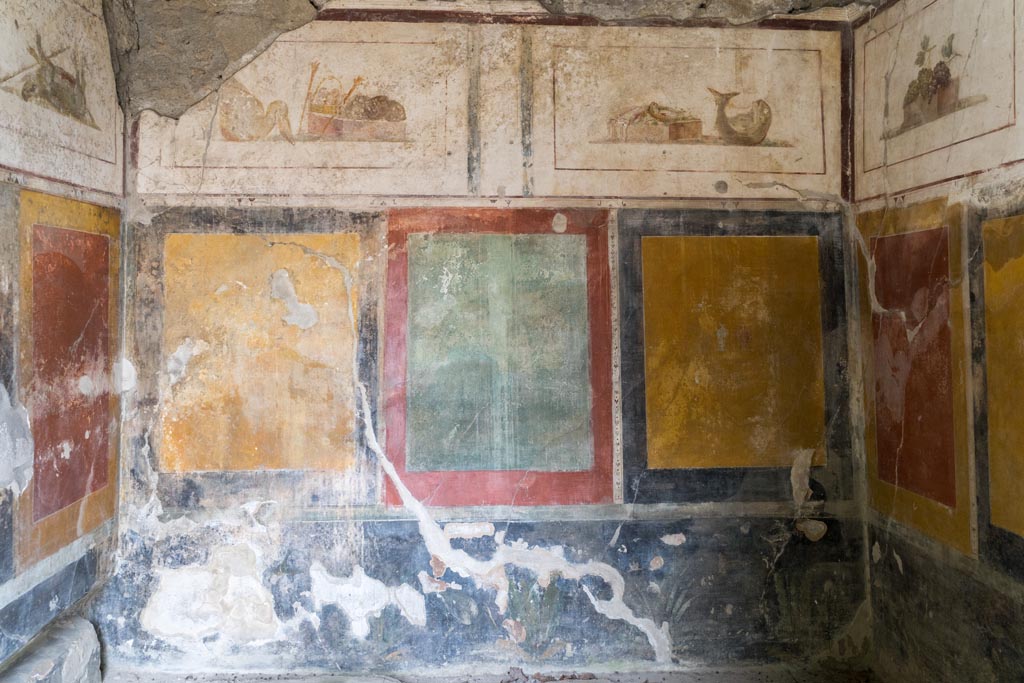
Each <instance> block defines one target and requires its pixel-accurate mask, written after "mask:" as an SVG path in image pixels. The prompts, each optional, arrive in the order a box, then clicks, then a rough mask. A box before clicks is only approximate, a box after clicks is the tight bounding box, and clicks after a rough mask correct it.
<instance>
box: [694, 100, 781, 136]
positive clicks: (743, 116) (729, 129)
mask: <svg viewBox="0 0 1024 683" xmlns="http://www.w3.org/2000/svg"><path fill="white" fill-rule="evenodd" d="M708 92H710V93H711V95H712V96H713V97H714V98H715V104H716V105H718V115H717V117H716V118H715V130H717V131H718V135H719V136H720V137H721V138H722V140H723V141H724V142H726V143H727V144H730V145H747V146H753V145H760V144H761V143H762V142H764V139H765V138H766V137H768V129H769V128H771V125H772V108H771V106H769V105H768V103H767V102H765V101H764V100H757V101H756V102H754V104H752V105H751V107H750V109H748V110H746V111H744V112H741V113H739V114H735V115H733V116H729V115H728V114H726V113H725V109H726V107H727V106H728V105H729V102H731V101H732V99H733V98H734V97H736V96H737V95H739V93H738V92H725V93H722V92H718V91H717V90H713V89H711V88H708Z"/></svg>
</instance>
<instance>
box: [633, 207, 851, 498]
mask: <svg viewBox="0 0 1024 683" xmlns="http://www.w3.org/2000/svg"><path fill="white" fill-rule="evenodd" d="M621 217H622V218H621V220H620V221H619V231H620V234H619V259H620V269H621V274H620V277H621V279H620V290H619V291H620V296H619V299H620V309H621V315H622V323H621V325H620V335H621V339H622V373H623V394H624V396H632V397H635V398H634V400H632V401H629V402H628V403H625V404H624V406H623V436H624V447H623V448H624V453H623V460H624V465H625V473H626V491H627V494H626V495H627V496H628V497H629V498H630V499H636V500H644V501H650V502H657V501H662V500H676V501H698V500H785V499H789V498H791V497H792V496H793V495H795V494H794V493H793V490H792V485H791V481H790V479H791V474H792V472H793V471H804V472H808V473H810V472H812V470H811V468H812V467H813V468H814V469H813V474H811V475H810V476H811V478H812V479H814V480H816V481H817V482H818V484H819V485H822V486H824V488H826V489H828V493H827V495H828V497H830V498H832V497H840V498H842V497H844V495H849V490H850V489H849V488H847V487H845V485H844V484H841V483H840V482H843V481H844V480H848V479H849V477H850V475H849V470H848V465H849V463H848V462H846V460H845V456H844V455H843V454H844V453H846V452H847V449H848V448H849V433H848V432H847V431H846V429H845V428H844V427H843V426H842V425H844V424H846V418H845V415H846V405H845V402H846V396H847V394H846V389H845V387H846V374H845V361H844V358H845V353H846V342H845V331H844V330H845V314H844V311H845V303H844V301H843V296H842V292H843V285H842V283H841V281H840V279H839V277H838V273H839V272H840V271H841V269H842V263H843V256H842V246H841V241H840V240H841V236H840V230H841V228H840V224H839V222H838V220H837V219H836V217H834V216H833V217H823V216H819V215H815V216H809V215H800V214H774V215H773V214H753V213H750V214H744V213H742V212H736V213H726V212H696V211H694V212H679V211H629V212H623V213H622V214H621ZM835 361H838V362H835ZM837 425H838V426H837ZM712 426H713V427H712ZM844 492H845V493H844ZM816 495H826V493H825V491H824V490H820V491H817V492H816Z"/></svg>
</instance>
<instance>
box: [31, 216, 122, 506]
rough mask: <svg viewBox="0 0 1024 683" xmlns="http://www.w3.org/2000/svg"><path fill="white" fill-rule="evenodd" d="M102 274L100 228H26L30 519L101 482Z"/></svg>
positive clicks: (104, 417)
mask: <svg viewBox="0 0 1024 683" xmlns="http://www.w3.org/2000/svg"><path fill="white" fill-rule="evenodd" d="M109 278H110V254H109V242H108V238H107V237H106V236H105V235H95V234H90V233H85V232H78V231H75V230H65V229H63V228H54V227H50V226H46V225H36V226H34V227H33V230H32V311H31V314H32V383H31V385H30V387H29V396H28V406H29V411H30V416H31V420H32V433H33V435H34V437H35V473H34V482H35V484H34V505H33V519H34V521H38V520H40V519H42V518H43V517H46V516H47V515H50V514H52V513H54V512H56V511H58V510H61V509H63V508H66V507H67V506H69V505H71V504H72V503H75V502H76V501H78V500H81V499H82V498H83V497H85V496H86V495H87V494H89V493H92V492H93V491H96V490H98V489H100V488H103V487H104V486H105V485H106V484H107V462H108V458H109V445H110V421H111V411H110V369H111V358H110V330H109V327H108V325H109V323H108V314H109Z"/></svg>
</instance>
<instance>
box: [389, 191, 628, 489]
mask: <svg viewBox="0 0 1024 683" xmlns="http://www.w3.org/2000/svg"><path fill="white" fill-rule="evenodd" d="M557 213H562V214H563V215H565V217H566V218H567V226H566V229H565V232H566V233H568V234H584V235H586V236H587V297H588V309H589V310H588V314H589V320H590V381H591V396H592V402H593V403H592V406H591V424H592V429H593V439H594V461H593V467H592V469H590V470H587V471H583V472H533V471H524V470H499V471H495V470H488V471H483V470H473V471H451V472H437V471H432V472H411V471H407V470H406V414H405V411H406V384H405V383H406V352H407V348H406V345H407V326H408V305H409V298H408V266H409V263H408V254H407V251H406V236H407V235H408V233H410V232H453V233H468V232H472V233H499V234H529V233H539V234H544V233H550V232H551V231H552V219H553V218H554V217H555V215H556V214H557ZM385 315H386V327H385V342H384V415H385V423H386V426H387V454H388V458H389V459H390V460H391V462H392V463H394V465H395V468H396V469H397V470H398V474H399V476H400V477H401V478H402V481H403V482H404V483H405V484H406V486H407V487H408V488H409V490H410V491H412V493H413V494H414V495H415V496H416V497H417V498H419V499H420V500H422V501H424V502H425V503H426V504H428V505H438V506H457V505H556V504H573V503H602V502H611V500H612V405H611V395H612V381H611V282H610V278H609V273H608V214H607V212H604V211H596V210H566V211H561V212H559V211H551V210H540V209H522V210H499V209H446V210H428V209H401V210H395V211H392V212H391V213H390V214H389V218H388V274H387V294H386V312H385ZM387 502H388V503H389V504H391V505H397V504H400V503H401V500H400V499H399V497H398V494H397V492H396V491H395V490H394V487H392V486H391V485H390V483H389V485H388V487H387Z"/></svg>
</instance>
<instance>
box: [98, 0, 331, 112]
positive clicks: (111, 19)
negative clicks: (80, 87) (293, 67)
mask: <svg viewBox="0 0 1024 683" xmlns="http://www.w3.org/2000/svg"><path fill="white" fill-rule="evenodd" d="M316 12H317V4H316V3H315V1H311V0H176V1H175V2H166V1H165V0H103V14H104V17H105V19H106V23H107V31H108V32H109V33H110V46H111V57H112V59H113V62H114V72H115V75H116V77H117V94H118V100H119V101H120V103H121V106H122V107H123V108H124V110H125V114H126V115H128V114H130V113H135V112H139V111H142V110H143V109H152V110H154V111H156V112H157V113H159V114H161V115H163V116H170V117H174V118H176V117H178V116H181V114H182V113H183V112H184V111H185V110H186V109H188V108H189V107H190V106H192V105H193V104H195V103H196V102H198V101H199V100H201V99H203V98H204V97H206V96H207V95H208V94H210V93H211V92H212V91H214V90H216V89H217V88H218V87H219V86H220V84H221V83H223V82H224V81H226V80H227V79H228V78H230V77H231V76H232V75H233V74H234V73H235V72H236V71H238V70H239V69H241V68H242V67H243V66H245V65H246V64H248V63H249V62H250V61H252V59H253V58H254V57H256V55H258V54H259V53H261V52H263V50H264V49H266V47H267V46H268V45H270V43H272V42H273V41H274V39H275V38H277V36H279V35H280V34H282V33H284V32H286V31H290V30H292V29H294V28H298V27H299V26H302V25H303V24H306V23H308V22H310V21H312V20H313V19H314V18H316Z"/></svg>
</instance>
